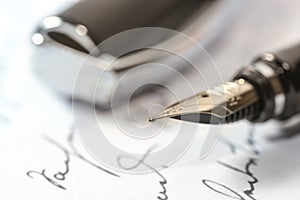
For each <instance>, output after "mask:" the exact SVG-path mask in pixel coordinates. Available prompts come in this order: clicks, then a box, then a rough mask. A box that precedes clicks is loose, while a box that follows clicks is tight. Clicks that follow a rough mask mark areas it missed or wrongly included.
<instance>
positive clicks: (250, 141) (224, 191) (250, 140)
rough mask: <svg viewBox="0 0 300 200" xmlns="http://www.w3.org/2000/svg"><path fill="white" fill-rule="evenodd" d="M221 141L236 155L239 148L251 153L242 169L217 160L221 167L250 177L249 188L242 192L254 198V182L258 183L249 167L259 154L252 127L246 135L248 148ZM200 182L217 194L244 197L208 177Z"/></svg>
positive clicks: (241, 199) (254, 162)
mask: <svg viewBox="0 0 300 200" xmlns="http://www.w3.org/2000/svg"><path fill="white" fill-rule="evenodd" d="M222 142H223V143H224V144H226V145H228V147H229V148H230V150H231V152H232V154H234V155H236V152H237V150H240V151H242V152H244V153H247V154H249V155H252V156H250V157H249V158H248V162H246V165H245V167H244V169H239V168H238V167H234V166H232V165H231V164H228V163H225V162H222V161H217V163H218V164H220V165H222V166H223V167H226V168H229V169H231V170H234V171H236V172H239V173H241V174H243V175H246V176H248V177H249V178H251V180H249V181H248V184H249V187H250V188H249V189H245V190H244V191H243V193H244V194H245V195H246V196H247V197H248V198H249V199H251V200H256V198H255V197H254V191H255V184H256V183H258V178H257V177H256V176H255V175H254V174H253V172H251V170H250V167H251V166H253V165H255V166H256V165H257V161H258V159H257V158H256V157H254V156H257V155H259V153H260V152H259V151H258V149H257V147H256V143H255V140H254V127H253V128H251V129H250V131H249V133H248V137H247V142H246V143H247V145H248V146H249V147H250V150H248V149H246V148H244V147H241V146H238V145H236V144H234V143H232V142H230V141H228V140H225V139H223V140H222ZM202 183H203V184H204V185H205V186H206V187H208V188H209V189H211V190H213V191H214V192H217V193H218V194H221V195H224V196H227V197H230V198H232V199H240V200H245V198H244V197H243V196H242V195H241V194H240V193H239V192H236V191H234V190H233V189H231V188H230V187H228V186H226V185H224V184H221V183H218V182H215V181H212V180H208V179H203V180H202Z"/></svg>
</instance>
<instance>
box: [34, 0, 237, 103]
mask: <svg viewBox="0 0 300 200" xmlns="http://www.w3.org/2000/svg"><path fill="white" fill-rule="evenodd" d="M237 2H238V1H237V0H232V1H222V0H217V1H210V0H204V1H196V0H186V1H182V0H166V1H159V0H154V1H140V0H84V1H79V2H78V3H76V4H74V5H73V6H71V7H70V8H68V9H66V10H65V11H63V12H61V13H60V14H58V15H55V16H50V17H47V18H45V19H44V20H42V22H41V23H40V25H39V27H38V28H37V31H36V32H35V33H34V34H33V37H32V40H33V43H34V44H35V45H36V46H37V48H36V51H35V55H34V56H33V64H34V65H35V69H36V71H38V72H39V74H40V75H41V76H42V77H43V79H45V80H46V81H48V82H49V83H50V84H51V85H52V86H53V87H54V88H56V89H57V90H58V91H60V92H61V93H63V94H64V95H67V96H72V95H73V97H74V98H78V99H81V100H84V101H87V102H91V103H93V101H94V100H95V102H96V104H97V105H98V106H100V107H103V108H105V107H106V108H107V107H110V103H111V98H112V92H113V88H116V87H118V86H116V84H119V85H120V86H121V87H122V92H120V93H119V94H118V95H117V97H116V98H119V99H120V103H121V102H122V99H126V98H127V97H128V95H131V94H130V92H129V91H131V90H132V88H134V87H137V84H139V82H140V80H144V79H147V81H148V82H158V83H162V84H163V83H164V82H167V81H169V80H170V79H171V78H172V74H170V73H168V72H165V73H164V72H161V71H160V70H159V69H155V68H153V69H148V68H149V66H148V67H147V68H146V67H145V69H144V70H143V73H141V74H140V73H135V74H133V75H132V77H131V78H130V77H127V78H126V79H124V80H123V81H121V82H119V81H118V80H119V79H120V77H121V76H123V75H124V74H125V73H126V71H128V70H131V69H133V68H135V67H139V66H141V65H143V64H145V63H155V62H160V63H163V64H164V65H168V66H169V65H170V66H172V67H173V68H174V69H175V70H178V71H180V72H184V71H186V70H187V69H188V68H187V67H186V66H184V65H183V64H182V62H177V60H176V59H173V57H174V56H170V55H171V53H168V52H162V51H154V50H153V49H151V47H154V48H155V47H157V46H162V45H161V44H162V43H163V44H164V45H165V44H167V46H168V47H169V48H170V49H171V50H174V52H176V51H178V52H180V53H181V54H182V55H181V56H182V57H187V58H188V57H197V55H199V51H198V50H195V49H199V48H196V47H195V46H197V45H195V43H190V41H191V39H189V40H187V39H186V38H188V37H189V36H191V37H192V38H193V40H195V41H197V42H198V43H199V44H201V45H203V46H204V47H206V46H207V45H208V44H209V43H210V42H211V41H212V39H213V38H214V37H215V36H216V35H217V33H219V32H220V30H221V28H222V25H224V24H226V23H225V22H226V21H227V20H228V19H230V17H231V16H232V13H233V11H234V10H235V8H236V7H237V5H238V4H237ZM143 27H148V29H147V28H146V29H147V30H148V31H146V32H145V33H142V32H139V30H137V31H136V32H138V34H135V35H134V37H130V36H128V37H127V36H125V37H123V40H121V39H119V40H118V39H116V40H115V41H114V42H110V43H109V42H107V40H109V38H111V37H113V36H114V38H118V35H120V32H121V34H123V35H126V32H127V30H131V29H136V28H137V29H139V28H143ZM149 27H162V29H161V30H163V31H162V32H163V34H159V32H158V31H157V29H155V28H153V29H151V28H149ZM169 29H170V30H176V31H179V32H183V33H184V34H186V36H187V37H176V36H177V35H180V34H174V32H175V31H173V32H172V31H167V30H169ZM124 38H125V39H124ZM99 44H100V45H99ZM99 46H100V47H99ZM120 46H122V47H120ZM140 46H144V47H145V48H143V49H139V48H137V47H140ZM124 49H130V50H132V51H131V52H126V54H123V53H124ZM202 50H203V49H202ZM112 60H116V62H114V64H113V66H111V67H110V68H109V69H108V68H106V67H105V66H106V65H107V62H110V61H112ZM162 60H163V61H162ZM83 65H84V67H85V71H84V74H85V80H82V81H81V86H80V87H81V88H80V89H78V90H76V91H75V92H74V85H75V82H76V81H77V75H78V73H79V71H80V70H81V68H82V66H83ZM140 71H141V70H140ZM100 76H101V77H103V79H102V80H103V81H102V82H101V87H94V86H95V85H96V84H98V83H96V82H95V81H92V80H97V77H100ZM104 80H105V81H104ZM91 88H97V90H99V91H97V92H96V93H97V94H98V96H97V97H96V99H94V98H95V97H94V96H93V94H92V93H95V91H92V90H91Z"/></svg>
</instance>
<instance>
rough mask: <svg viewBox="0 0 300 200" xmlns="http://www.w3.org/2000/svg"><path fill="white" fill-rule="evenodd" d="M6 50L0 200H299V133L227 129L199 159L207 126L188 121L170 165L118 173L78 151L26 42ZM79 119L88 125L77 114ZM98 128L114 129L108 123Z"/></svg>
mask: <svg viewBox="0 0 300 200" xmlns="http://www.w3.org/2000/svg"><path fill="white" fill-rule="evenodd" d="M259 3H261V2H259ZM280 9H282V7H280ZM31 25H33V24H31ZM23 28H24V30H25V28H26V27H25V25H24V27H23ZM22 30H23V29H22ZM28 31H29V30H28ZM30 31H31V29H30ZM13 32H16V30H14V31H13ZM8 35H9V33H8ZM28 35H29V34H28ZM23 39H24V41H27V40H28V38H25V37H24V38H23ZM25 39H26V40H25ZM235 39H236V38H235ZM22 41H23V40H22ZM1 42H2V41H1ZM6 46H7V45H6ZM9 47H10V48H9V49H10V51H13V52H14V54H13V55H12V54H10V55H9V57H8V56H7V55H6V52H2V51H1V55H0V58H5V59H6V60H5V59H4V61H1V63H0V64H1V66H0V74H1V75H0V83H1V88H0V92H1V93H0V111H1V112H0V158H1V165H0V188H1V189H0V199H30V200H35V199H45V200H47V199H51V200H52V199H107V200H110V199H111V200H115V199H122V200H127V199H128V200H129V199H130V200H132V199H145V200H148V199H149V200H155V199H158V200H161V199H164V200H167V199H171V200H182V199H189V200H198V199H205V200H210V199H211V200H216V199H222V200H223V199H224V200H226V199H227V200H229V199H240V200H256V199H262V200H268V199H272V200H277V199H278V200H282V199H289V200H298V199H299V196H300V192H299V191H300V171H299V169H300V157H299V152H300V145H299V144H300V135H299V134H297V133H300V131H299V129H295V130H293V131H291V130H290V129H288V128H286V129H284V130H283V131H282V129H281V128H282V126H283V125H282V124H278V123H276V122H270V123H266V124H262V125H256V126H253V125H252V124H250V123H247V122H239V123H236V124H229V125H226V126H224V127H222V135H221V137H220V138H219V139H218V142H217V143H216V145H215V147H214V148H213V149H212V151H211V152H210V153H209V154H208V156H206V157H205V158H202V159H200V158H199V157H200V156H199V155H200V152H201V148H202V147H203V143H204V141H205V139H206V137H207V134H208V128H209V127H208V126H205V125H195V124H190V126H198V132H197V134H196V138H195V140H194V141H193V143H192V145H191V146H190V148H189V149H188V150H187V151H186V152H185V153H184V155H183V156H182V157H181V158H180V159H179V160H177V162H175V163H174V164H172V165H170V166H165V168H163V169H161V170H156V169H155V168H153V167H152V166H151V165H149V164H148V163H147V157H145V158H138V157H134V158H131V159H132V160H133V161H135V162H133V163H134V165H133V166H131V168H134V167H136V166H137V165H144V166H145V167H147V168H149V170H150V171H151V173H148V174H142V175H132V174H130V173H121V172H119V171H116V170H113V169H111V168H110V167H108V166H105V165H102V164H101V163H99V162H97V161H96V160H95V159H94V157H93V156H91V155H90V154H89V153H88V152H87V150H86V148H84V147H83V144H82V143H81V140H80V138H79V135H78V129H77V128H76V123H74V117H73V113H72V108H71V104H70V102H69V101H68V100H66V99H64V98H62V97H61V96H59V95H57V94H55V93H54V92H53V91H52V90H51V89H50V88H49V87H48V86H46V85H45V84H44V83H43V82H42V81H41V80H40V79H39V78H38V77H37V75H35V74H34V72H33V71H32V70H31V65H30V61H29V57H30V55H29V54H30V53H31V52H32V50H31V45H30V44H29V43H27V42H23V43H21V45H20V46H13V45H10V46H9ZM239 48H240V47H239ZM224 58H225V57H224ZM227 58H228V57H227V56H226V59H227ZM224 63H225V62H224ZM230 65H232V63H230ZM99 115H101V112H100V113H99ZM100 117H101V116H100ZM82 118H83V119H85V120H86V121H88V120H89V119H88V118H87V116H86V115H84V109H83V115H82ZM169 123H172V124H173V125H176V124H177V123H179V124H180V122H176V121H174V120H171V121H170V122H169ZM105 126H107V127H109V128H111V129H110V130H114V128H115V127H113V124H110V122H109V121H107V123H106V124H105ZM168 130H169V129H168ZM168 130H165V132H166V133H167V132H168ZM87 131H93V130H88V127H87ZM289 132H293V134H289ZM114 134H115V133H114V132H112V137H114ZM169 136H170V137H172V135H168V134H166V136H165V137H166V138H168V137H169ZM119 144H122V142H120V143H119ZM124 145H126V144H124ZM103 153H105V152H103ZM120 164H121V165H122V163H120ZM124 168H125V167H124ZM129 168H130V167H129ZM129 168H128V170H130V169H129Z"/></svg>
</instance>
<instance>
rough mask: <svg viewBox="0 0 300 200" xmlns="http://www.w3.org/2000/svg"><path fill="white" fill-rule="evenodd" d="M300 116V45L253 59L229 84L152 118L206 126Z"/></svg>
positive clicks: (186, 100)
mask: <svg viewBox="0 0 300 200" xmlns="http://www.w3.org/2000/svg"><path fill="white" fill-rule="evenodd" d="M298 112H300V44H298V45H295V46H292V47H290V48H287V49H284V50H281V51H278V52H276V53H265V54H262V55H260V56H258V57H256V58H255V59H254V60H253V62H252V63H251V64H250V65H246V66H244V67H243V68H242V69H241V70H240V71H239V72H238V73H237V74H236V76H235V77H234V79H233V81H231V82H227V83H225V84H222V85H219V86H216V87H214V88H211V89H208V90H206V91H203V92H200V93H198V94H196V95H195V96H192V97H190V98H187V99H184V100H182V101H179V102H177V103H175V104H173V105H171V106H169V107H167V108H166V109H164V110H163V111H162V112H161V113H159V114H158V115H156V116H152V117H150V118H149V120H150V121H155V120H158V119H161V118H166V117H169V118H174V119H179V120H183V121H190V122H195V123H206V124H222V123H229V122H235V121H238V120H242V119H247V120H249V121H252V122H265V121H267V120H269V119H277V120H286V119H288V118H290V117H291V116H293V115H295V114H296V113H298Z"/></svg>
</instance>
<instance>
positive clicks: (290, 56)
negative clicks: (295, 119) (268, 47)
mask: <svg viewBox="0 0 300 200" xmlns="http://www.w3.org/2000/svg"><path fill="white" fill-rule="evenodd" d="M275 56H276V57H277V58H278V60H279V61H280V62H281V65H282V67H281V68H282V69H283V72H282V73H279V78H280V80H281V84H282V85H283V87H284V90H285V91H284V92H285V94H286V103H285V112H284V113H283V116H282V119H286V118H288V117H290V116H291V115H293V114H295V113H299V112H300V43H299V44H297V45H294V46H292V47H290V48H286V49H283V50H281V51H278V52H277V53H275ZM280 72H281V71H280Z"/></svg>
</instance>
